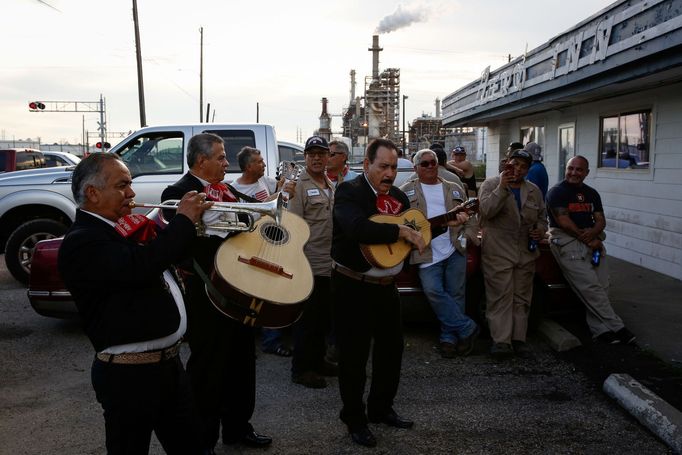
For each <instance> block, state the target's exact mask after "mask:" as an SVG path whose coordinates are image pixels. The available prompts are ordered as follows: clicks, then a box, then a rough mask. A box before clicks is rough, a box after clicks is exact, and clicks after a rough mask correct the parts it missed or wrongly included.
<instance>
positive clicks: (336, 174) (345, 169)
mask: <svg viewBox="0 0 682 455" xmlns="http://www.w3.org/2000/svg"><path fill="white" fill-rule="evenodd" d="M349 169H350V167H348V165H346V166H344V167H343V170H342V171H341V172H334V173H331V174H330V173H329V171H327V177H329V180H331V181H332V182H336V181H337V180H338V179H339V175H342V176H344V177H345V176H346V174H348V170H349Z"/></svg>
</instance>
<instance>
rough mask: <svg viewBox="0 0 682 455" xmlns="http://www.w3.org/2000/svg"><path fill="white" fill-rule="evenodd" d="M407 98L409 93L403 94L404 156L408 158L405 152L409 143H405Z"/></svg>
mask: <svg viewBox="0 0 682 455" xmlns="http://www.w3.org/2000/svg"><path fill="white" fill-rule="evenodd" d="M406 99H407V95H403V158H406V154H405V147H406V146H407V144H406V143H405V114H406V112H405V100H406Z"/></svg>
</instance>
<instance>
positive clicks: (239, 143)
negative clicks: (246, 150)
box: [204, 130, 265, 174]
mask: <svg viewBox="0 0 682 455" xmlns="http://www.w3.org/2000/svg"><path fill="white" fill-rule="evenodd" d="M204 133H213V134H217V135H218V136H220V137H222V138H223V140H224V141H225V154H226V155H227V161H229V162H230V166H229V167H228V168H227V172H228V173H233V174H241V172H242V170H241V169H239V162H238V161H237V153H239V151H240V150H241V149H242V148H243V147H255V146H256V137H255V135H254V133H253V131H251V130H215V131H213V130H206V131H204ZM263 158H265V157H263Z"/></svg>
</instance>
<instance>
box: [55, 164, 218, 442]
mask: <svg viewBox="0 0 682 455" xmlns="http://www.w3.org/2000/svg"><path fill="white" fill-rule="evenodd" d="M131 183H132V179H131V176H130V172H129V171H128V168H126V166H125V164H123V162H122V161H121V160H120V158H119V157H118V155H116V154H110V153H96V154H92V155H90V156H88V157H87V158H85V159H84V160H82V161H81V162H80V163H79V164H78V165H77V166H76V169H75V170H74V173H73V177H72V181H71V188H72V191H73V196H74V199H75V200H76V202H77V203H78V209H77V211H76V221H75V222H74V223H73V225H72V226H71V228H70V229H69V231H68V232H67V233H66V236H65V237H64V241H63V242H62V245H61V247H60V249H59V259H58V266H59V272H60V274H61V276H62V278H63V279H64V283H65V284H66V287H67V289H68V290H69V291H70V292H71V295H72V296H73V299H74V301H75V303H76V307H77V308H78V312H79V313H80V316H81V318H82V322H83V326H84V328H85V333H86V334H87V335H88V338H90V341H91V342H92V345H93V346H94V348H95V351H96V355H95V358H94V361H93V364H92V370H91V375H92V385H93V388H94V389H95V393H96V397H97V401H99V403H100V404H101V405H102V408H103V409H104V426H105V429H106V447H107V453H110V454H127V453H148V451H149V444H150V438H151V434H152V431H153V432H154V433H156V436H157V438H158V440H159V442H160V443H161V445H162V446H163V448H164V450H165V451H166V453H169V454H200V453H203V452H202V444H201V438H200V430H199V428H198V425H197V422H196V420H195V415H194V409H193V399H192V394H191V390H190V387H189V382H188V378H187V375H186V373H185V370H184V368H183V366H182V362H181V361H180V357H179V356H178V351H179V348H180V343H181V341H182V336H183V335H184V333H185V329H186V327H187V316H186V312H185V303H184V300H183V296H182V293H181V292H180V289H179V287H178V285H177V283H176V282H175V281H174V279H173V277H172V275H171V273H170V271H169V268H170V266H171V264H174V263H177V262H179V261H181V260H182V259H184V258H186V257H189V255H190V252H191V246H192V244H193V241H194V239H195V238H196V232H195V228H194V223H196V222H198V221H199V220H200V219H201V215H202V213H203V212H204V211H205V210H206V209H207V208H209V207H210V206H211V203H210V202H206V201H205V195H204V194H203V193H198V192H197V191H192V192H189V193H187V194H185V193H183V194H182V195H180V197H179V198H178V199H181V200H180V204H179V205H178V208H177V216H176V217H175V218H174V219H173V221H171V222H170V223H169V224H168V227H167V228H166V229H164V230H160V229H159V230H158V231H157V230H156V225H155V223H154V222H153V221H151V220H149V219H148V218H146V217H144V216H142V215H131V214H130V213H131V207H130V203H131V202H132V201H133V198H134V197H135V192H134V191H133V190H132V188H131Z"/></svg>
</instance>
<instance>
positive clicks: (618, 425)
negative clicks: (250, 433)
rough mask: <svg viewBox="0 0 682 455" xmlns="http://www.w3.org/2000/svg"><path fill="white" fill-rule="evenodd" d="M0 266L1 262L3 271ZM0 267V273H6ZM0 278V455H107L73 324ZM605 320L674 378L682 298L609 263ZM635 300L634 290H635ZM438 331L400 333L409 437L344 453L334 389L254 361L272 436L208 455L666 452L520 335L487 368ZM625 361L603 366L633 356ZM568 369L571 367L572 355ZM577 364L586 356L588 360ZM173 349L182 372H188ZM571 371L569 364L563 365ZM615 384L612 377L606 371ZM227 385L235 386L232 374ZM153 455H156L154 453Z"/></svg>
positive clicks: (402, 400)
mask: <svg viewBox="0 0 682 455" xmlns="http://www.w3.org/2000/svg"><path fill="white" fill-rule="evenodd" d="M2 259H4V258H2V256H1V255H0V260H2ZM3 265H4V264H3ZM3 268H4V267H2V266H0V316H1V317H0V349H2V351H3V352H4V353H5V354H4V355H3V356H2V357H1V358H0V370H2V371H3V374H2V375H0V455H4V454H5V453H7V454H9V453H12V454H14V453H28V454H33V453H35V454H38V453H75V454H80V453H87V454H97V453H104V447H103V428H102V427H103V425H102V418H101V408H100V407H99V405H98V404H97V403H96V401H95V399H94V393H93V392H92V388H91V386H90V383H89V363H90V361H91V358H92V348H91V346H90V345H89V343H88V341H87V339H86V338H85V337H84V336H83V334H82V333H81V332H80V329H79V327H78V324H76V323H75V322H73V321H59V320H54V319H50V318H44V317H41V316H38V315H37V314H35V313H34V312H33V311H32V309H31V308H30V305H28V301H27V299H26V296H25V290H24V289H23V288H21V287H20V286H19V285H18V283H16V282H14V281H13V280H12V279H11V278H9V277H8V275H7V273H6V271H5V270H1V269H3ZM609 268H610V270H611V276H612V280H611V281H612V289H611V295H612V297H613V305H614V307H615V308H616V311H617V312H618V313H619V314H620V315H621V317H622V318H623V319H624V320H625V322H626V324H627V325H628V327H630V328H631V330H632V331H633V332H634V333H635V334H636V335H637V336H638V339H639V343H640V345H641V346H642V347H643V348H644V349H646V350H648V351H650V352H652V353H655V354H656V355H658V356H659V357H661V358H663V359H666V360H667V361H668V362H670V363H672V364H675V363H678V362H679V359H682V355H680V343H679V337H680V335H679V334H680V333H682V332H681V331H680V330H679V328H680V322H681V321H682V312H680V311H676V309H677V307H676V304H677V301H678V299H677V298H676V296H677V295H678V294H677V293H676V291H678V290H682V284H681V283H680V282H679V281H677V280H673V279H670V278H667V277H665V276H662V275H660V274H655V273H653V272H650V271H647V270H645V269H642V268H640V267H636V266H633V265H631V264H628V263H624V262H623V261H618V260H615V259H613V260H611V261H610V263H609ZM635 285H636V287H637V289H633V287H635ZM435 330H436V328H435V327H433V326H432V325H428V324H421V325H420V324H416V325H414V324H413V325H408V326H407V327H406V332H405V333H406V348H405V355H404V359H403V373H402V379H401V386H400V390H399V393H398V396H397V398H396V405H395V406H396V410H397V411H398V412H400V413H402V414H404V415H405V416H408V417H410V418H413V419H414V420H415V421H416V426H415V428H414V429H412V430H407V431H405V430H395V429H391V428H388V427H386V426H383V425H372V430H373V431H374V432H375V434H376V435H377V438H378V440H379V446H378V447H377V448H376V449H373V450H372V449H364V448H361V447H359V446H357V445H354V444H353V443H352V442H351V441H350V438H349V436H348V434H347V433H346V431H345V428H344V426H343V425H342V424H341V423H340V421H339V420H338V409H339V406H340V400H339V396H338V381H337V380H336V379H335V378H332V379H330V387H328V388H327V389H322V390H310V389H305V388H303V387H302V386H299V385H296V384H292V383H291V380H290V377H289V368H290V359H287V358H282V357H276V356H274V355H269V354H259V359H258V363H257V365H258V386H257V387H258V392H257V405H256V412H255V414H254V419H253V423H254V425H255V427H256V428H257V430H258V431H261V432H263V433H267V434H269V435H271V436H273V438H274V440H275V442H274V443H273V446H272V447H271V448H269V449H266V450H254V449H248V448H246V447H242V446H236V447H228V446H222V445H220V444H219V446H218V448H217V449H218V450H217V452H218V453H259V452H263V453H265V452H267V453H270V454H275V453H276V454H306V453H310V454H328V453H329V454H341V453H342V454H355V453H375V454H379V453H381V454H389V453H390V454H425V453H428V454H454V453H457V454H469V453H470V454H481V453H485V454H488V453H491V454H497V453H499V454H502V453H504V454H517V453H518V454H526V453H553V454H554V453H565V454H572V453H624V454H630V453H631V454H665V453H670V449H669V448H667V447H666V446H665V445H664V444H663V443H661V442H660V440H658V439H657V438H656V437H655V436H654V435H653V434H652V433H650V432H649V431H648V430H646V429H645V428H644V427H643V426H641V425H639V424H638V423H637V421H636V420H635V419H634V418H632V417H631V416H630V415H629V414H628V413H627V412H626V411H625V410H623V409H621V408H620V406H619V405H618V404H616V403H615V402H613V401H612V400H611V399H609V398H608V397H607V396H606V395H605V394H603V392H601V388H600V386H599V385H597V384H596V383H595V382H593V381H592V380H590V376H589V374H586V372H585V371H583V370H582V369H581V368H576V366H575V365H576V364H575V363H572V362H571V361H568V362H565V361H563V360H562V357H561V356H557V355H556V354H555V353H553V352H552V351H551V349H550V348H549V347H548V345H547V344H546V343H545V342H544V341H543V340H542V339H541V338H540V337H539V336H537V335H531V338H530V344H531V347H532V349H533V353H534V359H533V360H521V359H516V360H513V361H510V362H502V363H498V362H493V361H491V359H490V357H489V356H488V354H487V350H488V348H489V343H490V340H488V339H480V340H479V342H478V343H477V346H476V349H475V351H474V352H473V353H472V355H471V356H469V357H467V358H458V359H453V360H446V359H441V358H440V356H439V355H438V354H437V353H436V352H435V350H434V345H435V333H436V331H435ZM632 349H633V348H631V347H625V346H622V347H615V348H614V349H613V350H609V351H604V352H589V354H595V355H602V354H603V358H601V359H598V360H599V361H600V363H603V362H601V360H602V359H603V360H604V362H605V361H606V360H608V359H612V358H614V355H616V356H618V355H621V354H622V355H623V356H630V355H631V354H632ZM574 351H575V352H576V353H577V354H575V353H574V354H572V355H573V356H574V357H576V356H582V353H581V351H580V348H579V349H577V350H574ZM585 352H587V351H585ZM187 354H188V352H187V348H186V346H184V347H183V358H185V359H186V358H187ZM569 360H575V359H569ZM611 372H617V371H611ZM235 373H236V374H237V373H238V372H235ZM150 453H152V454H160V453H163V451H162V450H161V449H160V447H159V445H158V442H156V441H154V443H153V444H152V450H151V452H150Z"/></svg>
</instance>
